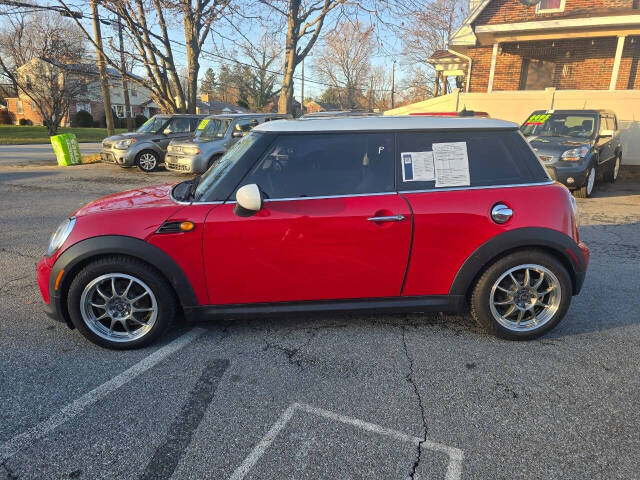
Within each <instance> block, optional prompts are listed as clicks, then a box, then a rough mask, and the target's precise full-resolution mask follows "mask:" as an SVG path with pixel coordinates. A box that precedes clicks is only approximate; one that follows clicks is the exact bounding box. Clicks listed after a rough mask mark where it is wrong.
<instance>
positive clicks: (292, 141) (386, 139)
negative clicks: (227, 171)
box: [242, 132, 394, 198]
mask: <svg viewBox="0 0 640 480" xmlns="http://www.w3.org/2000/svg"><path fill="white" fill-rule="evenodd" d="M393 147H394V133H392V132H385V133H336V134H334V133H327V134H304V135H295V134H294V135H280V136H279V137H278V138H276V140H275V141H274V142H273V144H272V145H271V147H270V148H269V150H268V151H267V153H266V155H265V156H264V157H263V158H262V159H261V160H260V161H259V162H258V163H257V165H256V166H255V167H254V168H253V169H252V170H251V171H250V172H249V174H248V175H247V177H246V178H245V179H244V180H243V182H242V185H246V184H250V183H256V184H258V186H259V187H260V189H261V190H262V191H263V192H265V193H266V194H267V196H268V198H298V197H318V196H334V195H354V194H363V193H382V192H392V191H394V173H393Z"/></svg>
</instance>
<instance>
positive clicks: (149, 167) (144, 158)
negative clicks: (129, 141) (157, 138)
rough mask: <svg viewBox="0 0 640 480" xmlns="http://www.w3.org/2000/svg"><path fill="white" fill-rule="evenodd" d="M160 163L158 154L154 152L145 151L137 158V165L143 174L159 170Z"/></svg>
mask: <svg viewBox="0 0 640 480" xmlns="http://www.w3.org/2000/svg"><path fill="white" fill-rule="evenodd" d="M158 163H160V159H159V158H158V154H157V153H156V152H154V151H152V150H143V151H142V152H140V153H139V154H138V156H137V157H136V165H138V168H139V169H140V170H142V171H143V172H147V173H149V172H153V171H154V170H156V169H157V168H158Z"/></svg>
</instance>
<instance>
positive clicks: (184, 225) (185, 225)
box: [180, 222, 196, 232]
mask: <svg viewBox="0 0 640 480" xmlns="http://www.w3.org/2000/svg"><path fill="white" fill-rule="evenodd" d="M194 228H196V226H195V224H194V223H193V222H182V223H181V224H180V230H182V231H183V232H190V231H191V230H193V229H194Z"/></svg>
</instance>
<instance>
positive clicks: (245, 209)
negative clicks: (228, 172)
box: [233, 183, 263, 217]
mask: <svg viewBox="0 0 640 480" xmlns="http://www.w3.org/2000/svg"><path fill="white" fill-rule="evenodd" d="M262 202H263V198H262V192H260V188H259V187H258V185H256V184H255V183H251V184H249V185H244V186H242V187H240V188H239V189H238V191H237V192H236V206H235V208H234V209H233V213H235V214H236V215H237V216H238V217H250V216H251V215H254V214H256V213H258V212H259V211H260V210H262Z"/></svg>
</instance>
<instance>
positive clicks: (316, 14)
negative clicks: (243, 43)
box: [259, 0, 347, 113]
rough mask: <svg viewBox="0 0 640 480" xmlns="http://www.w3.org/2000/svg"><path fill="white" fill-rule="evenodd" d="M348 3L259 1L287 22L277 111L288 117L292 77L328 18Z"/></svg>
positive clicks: (328, 0)
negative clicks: (331, 13)
mask: <svg viewBox="0 0 640 480" xmlns="http://www.w3.org/2000/svg"><path fill="white" fill-rule="evenodd" d="M346 2H347V0H259V3H261V4H264V5H266V6H267V7H269V9H270V10H271V11H272V12H274V13H275V14H276V15H279V16H282V17H283V18H284V19H285V20H286V22H287V29H286V37H285V52H284V67H283V75H282V87H281V90H280V100H279V101H278V111H279V112H280V113H291V109H292V100H293V75H294V73H295V70H296V67H297V66H298V65H299V64H300V63H301V62H302V61H303V60H304V59H305V57H306V56H307V55H308V54H309V52H310V51H311V49H312V48H313V46H314V45H315V43H316V41H317V40H318V38H319V37H320V32H321V31H322V27H323V25H324V24H325V21H326V19H327V15H329V13H330V12H332V11H333V10H335V9H336V8H337V7H340V6H343V5H344V4H345V3H346Z"/></svg>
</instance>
